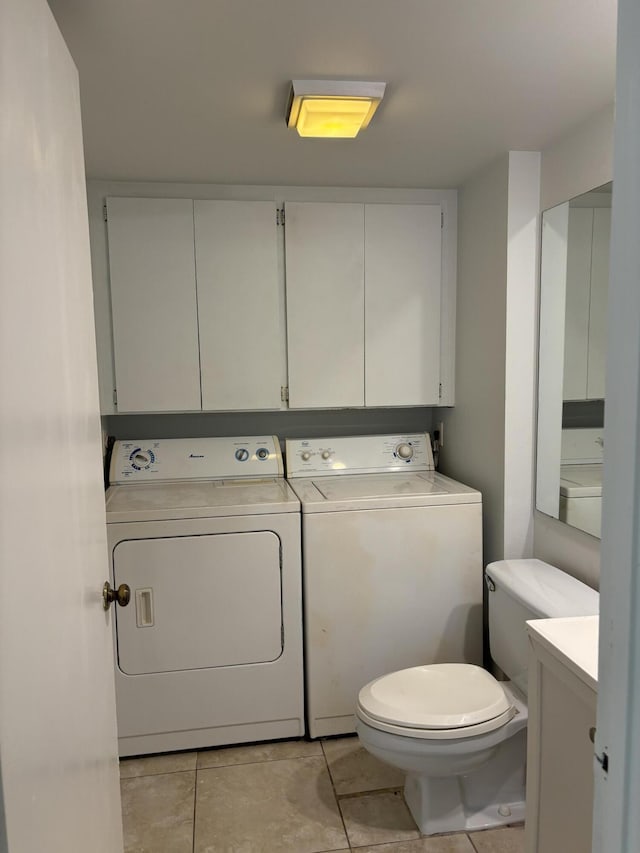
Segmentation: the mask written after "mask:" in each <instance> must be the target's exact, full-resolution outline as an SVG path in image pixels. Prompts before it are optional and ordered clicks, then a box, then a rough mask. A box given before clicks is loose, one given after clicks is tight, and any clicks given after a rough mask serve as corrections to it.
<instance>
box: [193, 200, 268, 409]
mask: <svg viewBox="0 0 640 853" xmlns="http://www.w3.org/2000/svg"><path fill="white" fill-rule="evenodd" d="M194 219H195V251H196V279H197V292H198V325H199V330H200V370H201V379H202V408H203V409H205V410H207V409H208V410H234V409H235V410H239V409H279V408H280V404H281V401H280V388H281V385H282V358H281V340H282V335H283V330H282V329H281V323H280V295H279V294H280V287H279V281H278V257H277V235H276V207H275V205H274V203H273V202H268V201H253V202H252V201H208V200H207V201H199V200H198V201H195V202H194Z"/></svg>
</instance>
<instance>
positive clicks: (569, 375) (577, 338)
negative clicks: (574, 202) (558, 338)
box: [562, 207, 593, 400]
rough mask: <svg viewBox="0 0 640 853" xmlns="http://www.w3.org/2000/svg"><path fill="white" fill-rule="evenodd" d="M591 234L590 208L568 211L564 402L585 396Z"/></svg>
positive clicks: (591, 210)
mask: <svg viewBox="0 0 640 853" xmlns="http://www.w3.org/2000/svg"><path fill="white" fill-rule="evenodd" d="M592 233H593V209H592V208H590V207H572V208H570V209H569V224H568V229H567V279H566V280H567V287H566V308H565V330H564V373H563V377H564V378H563V388H562V396H563V398H564V399H565V400H580V399H582V400H584V399H585V398H586V396H587V353H588V349H589V289H590V279H591V236H592Z"/></svg>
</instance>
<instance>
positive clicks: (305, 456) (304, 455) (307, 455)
mask: <svg viewBox="0 0 640 853" xmlns="http://www.w3.org/2000/svg"><path fill="white" fill-rule="evenodd" d="M300 457H301V459H302V461H303V462H308V461H309V459H311V454H310V453H309V451H308V450H303V451H302V453H301V454H300Z"/></svg>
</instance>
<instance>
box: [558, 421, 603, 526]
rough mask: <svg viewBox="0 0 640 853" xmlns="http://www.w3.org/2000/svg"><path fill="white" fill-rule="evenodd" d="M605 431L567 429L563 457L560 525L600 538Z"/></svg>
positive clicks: (561, 466) (561, 458) (561, 462)
mask: <svg viewBox="0 0 640 853" xmlns="http://www.w3.org/2000/svg"><path fill="white" fill-rule="evenodd" d="M603 457H604V430H603V429H602V428H580V427H577V428H575V427H574V428H565V429H563V430H562V443H561V455H560V504H559V514H558V517H559V519H560V521H564V522H565V523H566V524H570V525H571V526H572V527H579V528H580V530H584V531H585V532H586V533H590V534H591V535H592V536H597V537H598V538H600V535H601V530H602V468H603V464H602V463H603Z"/></svg>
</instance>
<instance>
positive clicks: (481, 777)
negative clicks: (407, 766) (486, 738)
mask: <svg viewBox="0 0 640 853" xmlns="http://www.w3.org/2000/svg"><path fill="white" fill-rule="evenodd" d="M525 750H526V730H523V731H520V732H518V733H516V734H515V735H514V736H513V737H511V738H509V739H508V740H507V741H505V742H504V743H502V744H501V745H500V747H499V748H498V750H497V752H496V754H495V755H494V756H493V757H492V758H491V759H490V760H489V761H488V762H487V763H486V764H484V765H483V766H481V767H480V768H478V769H477V770H474V771H473V772H472V773H468V774H465V775H460V776H427V775H425V774H424V773H419V772H412V771H409V772H408V773H407V776H406V779H405V787H404V797H405V800H406V803H407V805H408V807H409V811H410V812H411V814H412V815H413V819H414V820H415V822H416V824H417V825H418V829H419V830H420V832H421V833H422V834H423V835H436V834H438V833H443V832H457V831H470V830H475V829H489V828H490V827H493V826H504V825H505V824H508V823H518V822H521V821H523V820H524V817H525V767H524V754H525Z"/></svg>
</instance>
